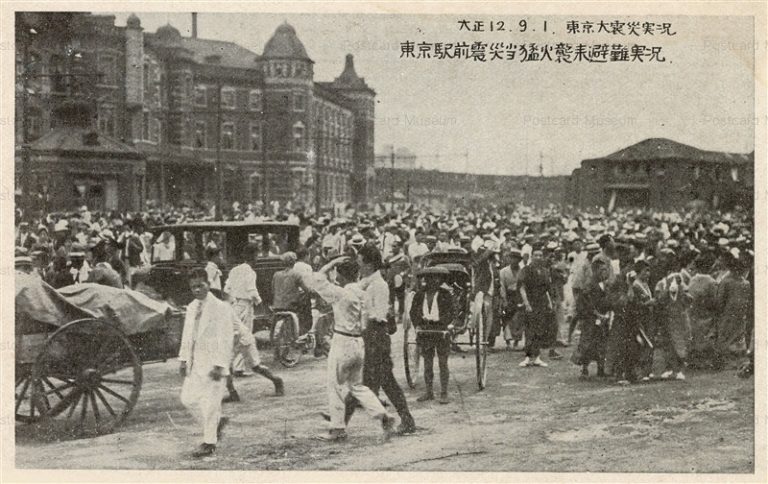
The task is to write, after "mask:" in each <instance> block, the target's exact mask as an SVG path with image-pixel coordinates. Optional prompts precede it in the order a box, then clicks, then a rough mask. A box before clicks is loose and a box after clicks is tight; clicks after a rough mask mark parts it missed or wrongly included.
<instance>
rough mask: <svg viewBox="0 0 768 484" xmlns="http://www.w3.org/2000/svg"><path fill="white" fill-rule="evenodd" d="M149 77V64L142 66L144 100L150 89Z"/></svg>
mask: <svg viewBox="0 0 768 484" xmlns="http://www.w3.org/2000/svg"><path fill="white" fill-rule="evenodd" d="M151 75H152V70H151V68H150V66H149V64H144V78H143V83H144V97H145V98H148V97H149V89H150V82H149V80H150V79H151V77H150V76H151Z"/></svg>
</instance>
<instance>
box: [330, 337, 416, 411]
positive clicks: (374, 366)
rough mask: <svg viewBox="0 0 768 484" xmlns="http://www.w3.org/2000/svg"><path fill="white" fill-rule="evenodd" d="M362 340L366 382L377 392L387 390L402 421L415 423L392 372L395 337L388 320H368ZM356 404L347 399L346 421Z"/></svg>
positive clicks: (364, 382) (364, 383)
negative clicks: (388, 327) (391, 334)
mask: <svg viewBox="0 0 768 484" xmlns="http://www.w3.org/2000/svg"><path fill="white" fill-rule="evenodd" d="M363 343H364V345H365V360H364V362H363V385H365V386H367V387H368V388H370V389H371V391H373V393H375V394H376V395H378V394H379V389H381V390H384V394H385V395H387V398H389V401H390V402H392V405H394V407H395V409H396V410H397V414H398V415H399V416H400V422H401V423H403V424H406V425H412V424H413V416H411V412H410V411H409V410H408V402H407V401H406V400H405V394H403V390H402V389H401V388H400V385H398V384H397V380H395V375H394V374H393V373H392V356H391V351H392V340H391V339H390V337H389V333H387V330H386V325H385V323H384V322H371V323H369V326H368V329H366V330H365V332H364V333H363ZM356 406H357V405H356V402H354V401H350V400H347V405H346V411H345V415H344V418H345V421H347V422H348V421H349V419H350V418H351V417H352V413H354V410H355V407H356Z"/></svg>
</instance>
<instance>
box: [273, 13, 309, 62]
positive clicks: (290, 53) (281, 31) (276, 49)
mask: <svg viewBox="0 0 768 484" xmlns="http://www.w3.org/2000/svg"><path fill="white" fill-rule="evenodd" d="M262 57H263V58H266V59H304V60H310V58H309V56H308V55H307V51H306V49H304V44H302V43H301V41H300V40H299V38H298V37H297V36H296V30H295V29H294V28H293V27H291V26H290V25H289V24H288V22H284V23H283V24H282V25H280V26H279V27H278V28H277V30H275V33H274V35H272V38H271V39H269V40H268V41H267V44H266V45H265V46H264V55H263V56H262Z"/></svg>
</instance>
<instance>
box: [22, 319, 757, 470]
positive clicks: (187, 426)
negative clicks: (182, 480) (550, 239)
mask: <svg viewBox="0 0 768 484" xmlns="http://www.w3.org/2000/svg"><path fill="white" fill-rule="evenodd" d="M401 338H402V331H398V333H397V334H396V335H395V337H394V341H393V353H394V355H393V359H394V362H395V376H396V377H397V378H398V380H399V381H400V383H401V385H402V386H403V388H404V390H405V392H406V396H407V398H408V402H409V405H410V407H411V411H412V413H413V415H414V417H415V419H416V422H417V424H418V425H419V426H422V427H425V430H423V431H420V432H418V433H417V434H415V435H412V436H405V437H393V438H392V440H390V441H389V442H387V443H382V442H381V438H380V435H381V433H380V429H379V428H378V426H376V425H375V424H374V422H373V421H372V420H370V419H369V418H368V416H367V415H366V414H364V413H363V412H358V413H357V414H356V415H355V417H354V418H353V419H352V422H351V424H350V428H349V430H348V432H349V439H348V440H347V441H346V442H344V443H325V442H318V441H316V440H313V439H312V436H313V435H316V434H320V433H322V432H324V431H325V429H326V427H325V422H324V421H323V420H322V419H321V418H320V415H319V412H320V411H323V410H325V409H326V407H327V404H326V392H325V359H315V358H313V357H311V356H305V358H304V359H302V361H301V362H300V363H299V364H298V366H296V367H295V368H292V369H284V368H281V367H279V365H276V364H272V362H271V355H270V352H269V351H263V352H262V355H263V358H264V360H265V363H267V364H268V365H270V366H271V367H272V368H273V369H275V370H277V372H278V373H279V374H280V375H281V376H282V377H283V378H284V379H285V382H286V388H287V395H286V396H285V397H282V398H278V397H273V396H271V394H272V386H271V384H270V382H268V381H267V380H265V379H263V378H261V377H258V376H251V377H248V378H240V379H237V380H236V385H237V387H238V390H239V392H240V395H241V397H242V399H243V401H242V402H241V403H236V404H226V405H225V406H224V411H225V414H226V415H228V416H230V417H231V424H230V426H229V427H227V429H226V434H225V436H224V439H223V441H222V442H221V443H220V445H219V449H218V452H217V454H216V455H215V457H211V458H207V459H204V460H195V459H193V458H192V457H191V456H190V452H191V451H192V450H193V449H194V448H195V447H196V446H197V444H198V442H199V439H200V436H199V433H196V432H197V430H198V429H197V427H196V426H195V425H194V424H193V421H192V419H191V417H190V416H189V415H188V414H187V413H186V412H185V410H184V408H183V407H182V406H181V403H180V402H179V392H180V387H181V381H180V378H179V377H178V374H177V363H176V361H175V360H174V361H169V362H166V363H158V364H151V365H146V366H145V367H144V385H143V388H142V391H141V395H140V398H139V402H138V403H137V405H136V408H134V410H133V412H132V414H131V415H130V416H129V418H128V419H127V421H126V422H125V423H124V424H123V426H122V427H121V428H119V429H118V431H116V432H114V433H112V434H109V435H103V436H98V437H92V438H78V439H74V438H62V437H61V436H54V435H51V434H50V432H46V431H45V430H44V429H43V430H41V429H36V428H35V427H33V426H27V425H21V424H17V426H16V444H17V445H16V466H17V467H18V468H47V469H158V470H160V469H173V470H177V469H216V470H219V469H237V470H365V471H381V470H391V471H518V472H545V471H549V472H558V471H571V472H600V471H613V472H701V473H713V472H716V473H750V472H752V471H753V466H754V446H753V441H754V427H753V421H754V381H753V379H747V380H742V379H740V378H737V377H736V375H735V372H734V371H725V372H720V373H713V372H694V371H689V372H688V374H687V377H688V379H687V380H686V381H684V382H677V381H673V382H652V383H646V384H638V385H633V386H629V387H621V386H617V385H615V384H610V382H607V381H604V380H601V379H598V378H596V377H592V379H590V380H587V381H581V380H579V378H578V374H579V371H578V368H577V367H575V366H574V365H573V364H571V363H570V362H569V361H568V359H567V356H568V355H570V353H571V350H572V349H571V348H565V349H564V351H563V353H564V354H565V355H566V358H564V359H563V360H559V361H551V362H550V366H549V368H519V367H518V366H517V363H518V362H519V361H520V360H521V359H522V357H523V355H522V353H521V352H519V351H498V352H495V353H492V354H489V357H488V387H487V388H486V389H485V390H484V391H478V390H477V386H476V383H475V379H474V357H473V354H472V353H465V354H452V356H451V358H450V363H449V365H450V368H451V383H450V398H451V403H450V404H448V405H440V404H438V403H437V402H435V401H433V402H427V403H417V402H416V401H415V400H416V397H417V396H418V395H419V394H420V392H421V391H422V390H423V383H422V381H421V380H420V381H419V386H418V387H417V388H416V389H415V390H410V389H407V386H406V385H405V377H404V372H403V365H402V356H401V355H402V351H401V344H402V343H401V341H402V339H401ZM545 360H546V358H545ZM436 366H437V365H436V364H435V370H436V371H437V367H436ZM592 372H594V367H593V368H592Z"/></svg>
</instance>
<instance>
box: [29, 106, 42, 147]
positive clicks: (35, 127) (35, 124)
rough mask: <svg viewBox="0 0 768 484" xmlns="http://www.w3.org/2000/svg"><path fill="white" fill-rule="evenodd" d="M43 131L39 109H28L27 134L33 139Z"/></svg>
mask: <svg viewBox="0 0 768 484" xmlns="http://www.w3.org/2000/svg"><path fill="white" fill-rule="evenodd" d="M42 133H43V118H42V116H41V115H40V111H37V110H34V109H30V110H29V114H28V115H27V136H29V140H30V141H34V140H36V139H37V138H39V137H40V135H41V134H42Z"/></svg>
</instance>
